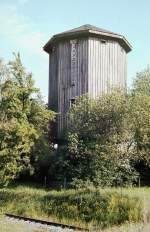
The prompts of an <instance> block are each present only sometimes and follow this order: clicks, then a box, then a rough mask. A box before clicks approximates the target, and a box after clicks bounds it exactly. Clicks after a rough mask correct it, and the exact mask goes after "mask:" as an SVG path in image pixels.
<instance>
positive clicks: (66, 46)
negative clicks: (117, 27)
mask: <svg viewBox="0 0 150 232" xmlns="http://www.w3.org/2000/svg"><path fill="white" fill-rule="evenodd" d="M44 50H45V51H46V52H47V53H48V54H49V97H48V104H49V108H50V109H52V110H54V111H56V112H58V118H57V125H56V128H55V137H56V138H59V137H60V134H61V132H62V130H63V129H64V128H66V127H67V123H68V122H67V121H68V119H67V112H68V110H69V108H70V106H71V104H72V103H73V102H74V99H75V97H76V96H80V95H82V94H85V93H89V95H90V96H91V97H92V98H96V97H98V96H100V95H101V94H102V93H107V92H109V91H110V90H111V89H112V87H121V88H126V81H127V62H126V56H127V53H128V52H130V51H131V45H130V44H129V42H128V41H127V40H126V39H125V37H124V36H122V35H119V34H116V33H113V32H110V31H107V30H104V29H101V28H98V27H95V26H91V25H89V24H87V25H83V26H81V27H78V28H75V29H72V30H69V31H66V32H63V33H60V34H57V35H54V36H53V37H52V38H51V39H50V40H49V41H48V42H47V43H46V45H45V46H44Z"/></svg>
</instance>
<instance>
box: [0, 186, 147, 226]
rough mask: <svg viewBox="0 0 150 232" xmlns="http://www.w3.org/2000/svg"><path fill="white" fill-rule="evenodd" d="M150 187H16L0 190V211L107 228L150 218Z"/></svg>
mask: <svg viewBox="0 0 150 232" xmlns="http://www.w3.org/2000/svg"><path fill="white" fill-rule="evenodd" d="M148 199H149V202H150V189H136V188H135V189H134V188H132V189H131V188H130V189H127V188H125V189H113V188H112V189H109V188H108V189H84V190H63V191H48V190H43V189H37V188H33V187H25V186H18V187H15V188H7V189H1V190H0V210H1V213H2V214H4V213H5V212H10V213H14V214H18V215H24V216H31V217H34V218H41V219H42V218H43V219H49V220H54V221H59V222H63V223H69V224H75V225H79V226H84V227H92V228H93V227H94V228H95V227H99V228H103V227H108V226H111V225H119V224H122V223H125V222H127V221H128V222H139V221H143V219H144V216H145V218H146V221H148V220H149V218H150V213H149V212H150V206H149V205H148V204H147V205H146V208H144V207H145V206H144V204H145V203H146V202H147V200H148Z"/></svg>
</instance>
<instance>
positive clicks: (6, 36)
mask: <svg viewBox="0 0 150 232" xmlns="http://www.w3.org/2000/svg"><path fill="white" fill-rule="evenodd" d="M83 24H92V25H94V26H97V27H100V28H103V29H107V30H110V31H113V32H116V33H118V34H122V35H124V36H125V37H126V38H127V40H128V41H129V42H130V43H131V45H132V46H133V50H132V51H131V52H130V53H129V54H128V86H131V84H132V82H133V79H134V77H135V76H136V73H137V72H140V71H142V70H144V69H145V68H147V66H148V65H150V0H0V57H1V58H3V59H4V61H5V62H6V63H7V62H8V61H9V60H12V59H13V52H15V53H17V52H19V53H20V55H21V58H22V62H23V65H24V66H25V67H26V69H27V71H29V72H32V73H33V78H34V79H35V85H36V87H39V88H40V89H41V92H42V95H43V97H44V99H45V101H47V96H48V54H47V53H45V52H44V51H43V46H44V44H45V43H46V42H47V41H48V40H49V39H50V37H51V36H52V35H54V34H57V33H60V32H63V31H65V30H69V29H72V28H75V27H78V26H81V25H83Z"/></svg>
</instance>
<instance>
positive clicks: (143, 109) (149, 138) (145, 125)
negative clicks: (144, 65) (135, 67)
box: [129, 68, 150, 165]
mask: <svg viewBox="0 0 150 232" xmlns="http://www.w3.org/2000/svg"><path fill="white" fill-rule="evenodd" d="M129 112H130V117H129V121H130V127H131V130H132V139H131V143H132V146H133V147H134V149H133V156H134V157H137V159H138V160H143V161H144V162H145V163H146V164H148V165H150V68H148V69H146V70H144V71H143V72H141V73H138V74H137V77H136V79H135V81H134V86H133V89H132V90H131V93H130V101H129Z"/></svg>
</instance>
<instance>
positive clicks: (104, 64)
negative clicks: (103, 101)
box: [88, 37, 127, 98]
mask: <svg viewBox="0 0 150 232" xmlns="http://www.w3.org/2000/svg"><path fill="white" fill-rule="evenodd" d="M88 59H89V62H88V74H89V75H88V78H89V79H88V86H89V88H88V92H89V94H90V95H91V97H93V98H96V97H97V96H100V95H101V94H102V93H108V92H110V91H111V89H112V88H113V87H121V88H126V79H127V73H126V72H127V65H126V52H125V50H124V49H123V48H122V47H121V46H120V44H119V43H118V42H116V41H110V40H101V39H100V38H92V37H91V38H89V56H88Z"/></svg>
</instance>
